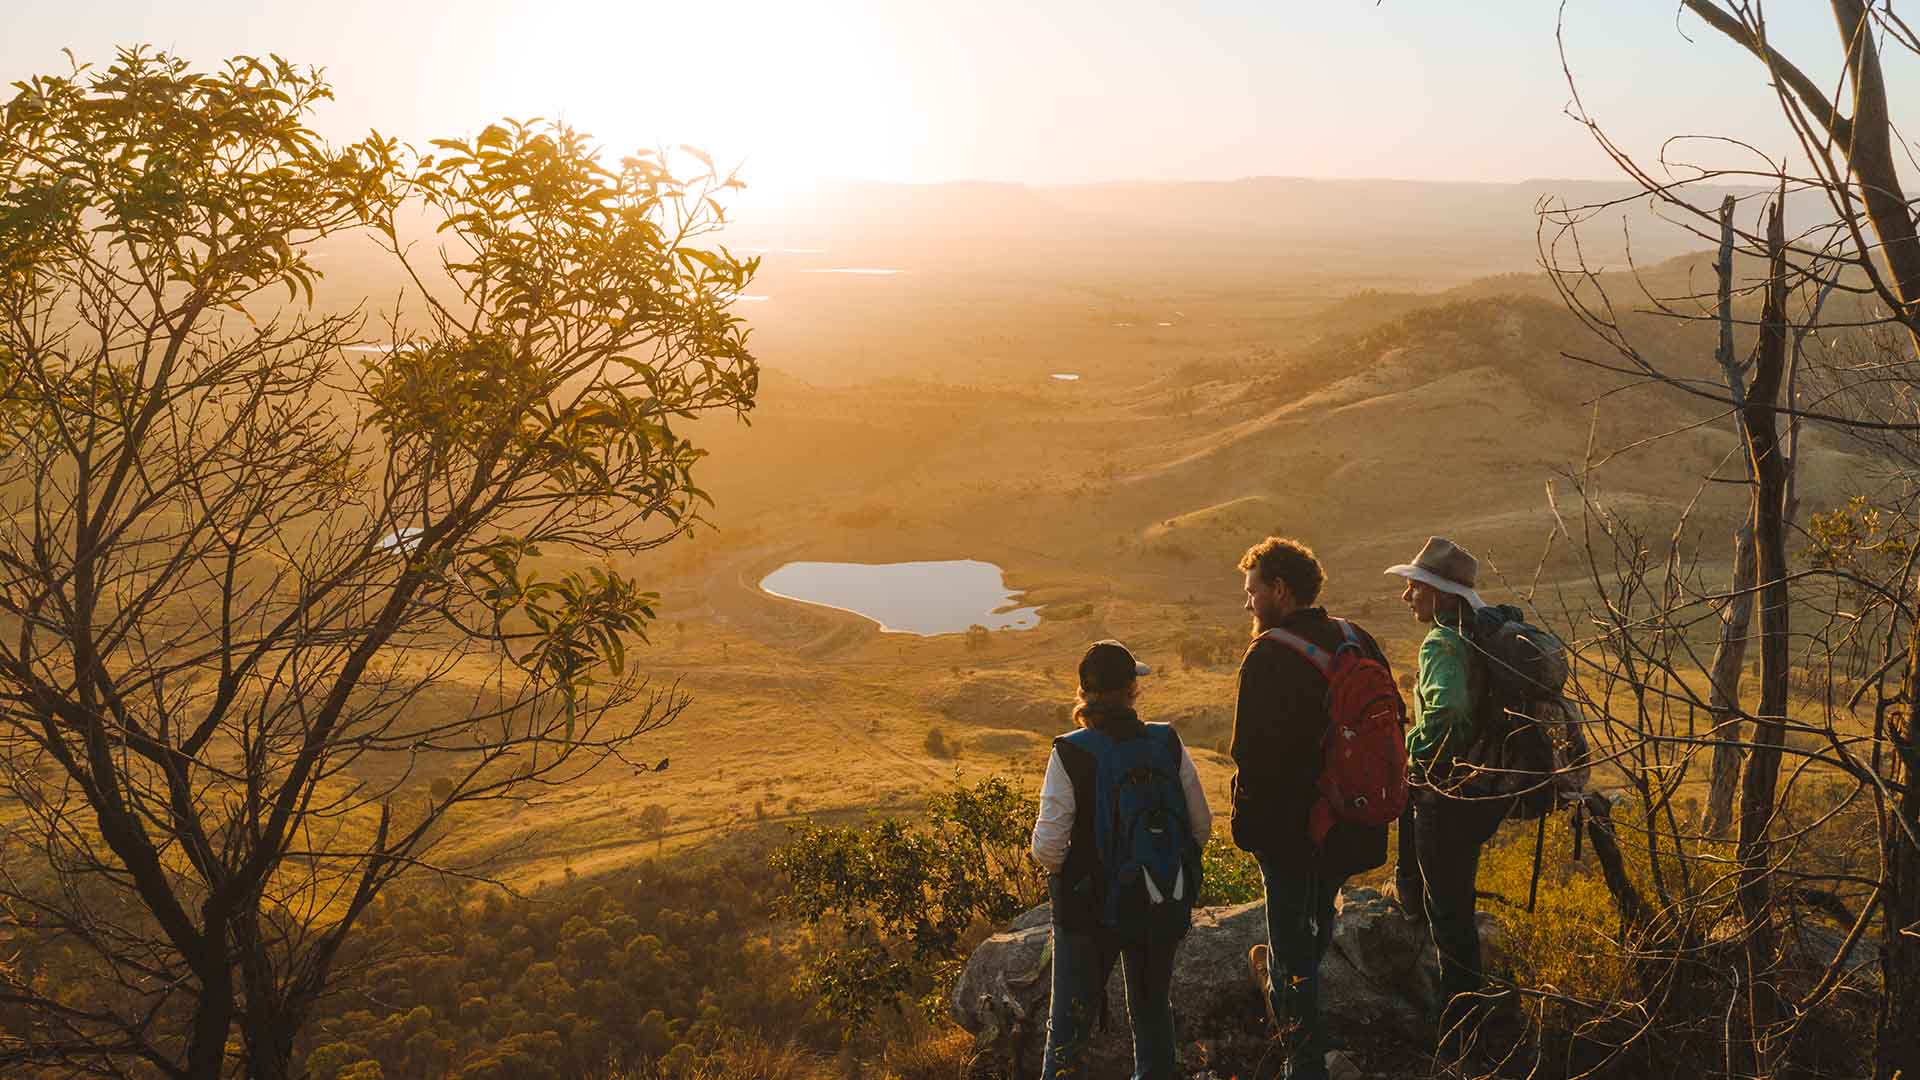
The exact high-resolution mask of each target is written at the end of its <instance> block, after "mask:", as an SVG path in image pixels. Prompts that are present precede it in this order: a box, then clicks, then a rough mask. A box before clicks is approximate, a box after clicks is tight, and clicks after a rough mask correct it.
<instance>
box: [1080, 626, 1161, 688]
mask: <svg viewBox="0 0 1920 1080" xmlns="http://www.w3.org/2000/svg"><path fill="white" fill-rule="evenodd" d="M1152 671H1153V669H1152V668H1149V667H1148V666H1147V665H1145V664H1143V663H1141V662H1140V661H1138V660H1135V659H1134V658H1133V654H1132V653H1130V652H1128V651H1127V647H1126V646H1125V645H1122V644H1120V643H1119V642H1117V641H1115V640H1113V639H1112V638H1107V639H1106V640H1104V641H1096V642H1094V643H1093V644H1092V645H1090V646H1088V647H1087V655H1085V656H1083V657H1081V658H1080V689H1082V690H1093V691H1098V690H1118V689H1120V688H1121V687H1123V686H1126V685H1127V684H1128V683H1130V682H1132V681H1133V680H1134V679H1136V678H1138V677H1140V676H1142V675H1147V674H1150V673H1151V672H1152Z"/></svg>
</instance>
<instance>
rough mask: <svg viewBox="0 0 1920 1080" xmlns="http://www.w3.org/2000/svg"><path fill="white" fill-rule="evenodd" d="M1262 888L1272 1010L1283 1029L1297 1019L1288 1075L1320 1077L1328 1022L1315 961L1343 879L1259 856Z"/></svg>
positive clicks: (1296, 1079)
mask: <svg viewBox="0 0 1920 1080" xmlns="http://www.w3.org/2000/svg"><path fill="white" fill-rule="evenodd" d="M1258 858H1259V861H1260V878H1261V880H1262V881H1263V882H1264V883H1265V884H1266V889H1267V942H1268V946H1269V947H1270V948H1271V949H1272V950H1273V967H1272V973H1273V988H1272V1003H1273V1015H1274V1016H1275V1017H1276V1018H1278V1019H1279V1021H1280V1025H1281V1028H1282V1029H1283V1030H1284V1029H1286V1028H1287V1027H1288V1026H1290V1025H1294V1024H1297V1025H1299V1028H1298V1030H1297V1031H1295V1032H1293V1033H1292V1037H1291V1039H1290V1041H1289V1044H1288V1048H1287V1077H1288V1078H1289V1080H1325V1077H1326V1075H1327V1061H1326V1058H1327V1025H1326V1021H1325V1020H1324V1019H1323V1018H1322V1017H1321V1015H1320V961H1321V960H1323V959H1325V958H1326V955H1327V947H1328V946H1329V945H1332V944H1333V901H1334V898H1335V897H1337V896H1339V895H1340V886H1341V885H1342V884H1344V883H1345V881H1346V879H1345V878H1335V877H1330V876H1328V875H1326V874H1325V873H1324V872H1323V871H1322V870H1321V868H1320V867H1318V866H1317V865H1315V864H1314V863H1313V862H1312V861H1311V860H1309V861H1307V862H1306V863H1304V864H1294V865H1283V864H1282V863H1280V862H1279V861H1278V860H1272V859H1269V858H1268V857H1267V856H1265V855H1260V856H1258Z"/></svg>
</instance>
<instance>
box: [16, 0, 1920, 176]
mask: <svg viewBox="0 0 1920 1080" xmlns="http://www.w3.org/2000/svg"><path fill="white" fill-rule="evenodd" d="M1677 8H1678V4H1677V3H1675V0H1571V2H1570V3H1569V4H1568V7H1567V13H1566V20H1567V43H1568V49H1569V59H1570V61H1571V63H1572V65H1573V69H1574V71H1575V73H1576V75H1578V76H1579V77H1580V79H1581V90H1582V93H1583V95H1584V96H1585V98H1586V101H1587V104H1588V107H1589V108H1590V109H1591V110H1592V111H1593V112H1594V113H1595V114H1596V115H1597V116H1598V117H1599V118H1600V119H1601V120H1602V121H1604V122H1605V123H1606V124H1607V125H1608V127H1609V130H1610V131H1612V132H1614V133H1615V135H1616V136H1617V137H1618V138H1620V139H1621V140H1622V141H1623V142H1624V143H1625V144H1626V145H1627V146H1629V147H1630V148H1631V149H1633V150H1634V151H1635V152H1637V153H1645V154H1648V155H1651V154H1653V153H1655V152H1656V150H1657V148H1658V145H1659V143H1660V141H1661V139H1663V138H1665V137H1666V136H1669V135H1674V134H1682V133H1689V132H1714V133H1718V134H1727V135H1734V136H1738V137H1742V138H1747V139H1751V140H1754V141H1756V142H1757V143H1759V144H1760V145H1762V146H1763V147H1765V148H1767V149H1768V150H1770V151H1775V152H1781V153H1784V152H1785V151H1786V150H1787V149H1788V147H1789V145H1790V143H1789V141H1788V135H1787V132H1786V129H1785V127H1784V126H1783V125H1782V124H1781V122H1780V121H1779V119H1778V117H1777V113H1776V112H1775V110H1774V108H1773V106H1772V102H1771V98H1770V93H1771V92H1770V91H1769V90H1768V88H1767V86H1766V84H1765V75H1764V72H1763V71H1762V70H1761V68H1760V67H1759V65H1758V64H1757V63H1755V62H1754V61H1753V60H1752V59H1751V58H1750V57H1748V56H1746V55H1745V54H1743V53H1741V52H1739V51H1738V50H1737V49H1735V48H1734V47H1733V46H1731V45H1730V44H1728V43H1726V42H1725V41H1723V40H1721V39H1720V38H1719V37H1718V35H1716V34H1714V33H1712V32H1711V31H1710V30H1708V29H1706V28H1705V27H1704V26H1703V25H1701V24H1700V23H1699V22H1698V21H1697V20H1696V19H1694V18H1693V17H1692V16H1690V15H1682V14H1678V13H1677ZM1824 9H1825V5H1823V4H1806V3H1793V4H1789V3H1779V4H1776V5H1773V7H1772V8H1770V9H1769V15H1770V19H1771V23H1772V33H1773V35H1774V38H1775V40H1776V41H1779V42H1782V43H1783V44H1784V45H1785V46H1786V48H1787V50H1788V51H1789V52H1790V53H1797V54H1799V55H1804V56H1808V57H1810V58H1814V59H1817V61H1818V62H1810V63H1809V64H1808V65H1807V66H1808V67H1809V69H1810V71H1811V72H1812V73H1814V74H1816V76H1818V77H1823V78H1825V77H1830V75H1831V73H1832V71H1833V70H1834V68H1835V64H1834V63H1833V62H1830V61H1831V60H1832V58H1833V57H1834V53H1835V51H1836V48H1835V40H1836V36H1835V33H1834V29H1833V25H1832V20H1831V17H1830V16H1829V15H1827V14H1825V11H1824ZM1557 11H1558V4H1557V3H1555V2H1554V0H1474V2H1471V3H1455V2H1436V0H1384V2H1382V3H1379V4H1377V5H1376V4H1375V3H1373V2H1372V0H1334V2H1325V0H1200V2H1198V3H1187V4H1170V3H1154V2H1150V0H1098V2H1095V0H1045V2H1043V3H1033V2H1032V0H969V2H964V3H963V2H958V0H943V2H939V3H933V2H926V0H922V2H918V3H915V2H912V0H773V2H760V0H748V2H731V3H678V4H670V5H669V4H659V3H653V2H650V0H638V2H634V0H537V2H520V3H509V2H505V0H465V2H460V3H452V2H443V3H433V4H429V3H418V2H409V0H384V2H368V0H337V2H335V3H324V4H322V3H300V4H287V3H277V2H257V0H256V2H247V3H239V2H232V0H201V2H199V3H195V4H192V5H187V4H153V3H150V2H147V0H61V2H51V0H49V2H36V3H31V4H21V5H18V6H17V7H16V8H15V10H14V11H12V12H10V13H9V14H8V15H7V17H6V21H7V33H6V35H5V38H4V40H0V77H3V78H4V81H7V82H12V81H14V80H16V79H19V78H21V77H23V76H25V75H27V74H28V73H30V72H35V71H51V70H58V69H60V68H61V67H62V66H63V65H64V63H65V61H64V59H63V58H62V56H61V55H60V52H59V50H60V49H62V48H71V49H72V50H73V51H74V52H75V54H76V55H77V56H79V57H80V58H81V59H82V60H91V61H96V62H104V61H105V60H107V59H109V58H110V57H111V55H112V50H113V47H114V46H115V45H116V44H125V43H131V42H141V41H145V42H151V43H153V44H156V45H159V46H162V47H165V48H168V49H171V50H173V51H176V52H178V53H180V54H183V55H185V56H188V57H190V58H192V59H194V60H195V61H197V62H200V63H203V64H211V63H213V62H214V61H216V60H218V59H219V58H221V57H224V56H227V55H230V54H233V53H238V52H267V51H273V52H278V53H280V54H281V55H283V56H286V57H288V58H289V59H292V60H295V61H297V62H301V63H310V64H317V65H320V66H323V67H324V68H326V70H327V73H328V75H329V77H330V78H331V80H332V81H333V83H334V85H335V89H336V93H337V95H338V101H337V102H336V103H334V104H333V105H332V106H330V107H328V108H327V109H326V111H325V112H324V113H323V114H322V115H321V116H320V117H319V118H318V119H317V126H319V127H320V129H321V130H322V131H323V132H325V133H326V134H327V135H328V136H329V137H333V138H350V137H354V136H357V135H358V134H360V133H363V132H364V130H365V129H366V128H368V127H377V128H379V129H380V130H381V131H383V132H386V133H390V134H394V135H398V136H401V137H403V138H406V139H409V140H415V141H420V142H424V140H426V139H428V138H432V137H436V136H441V135H447V134H460V133H470V132H472V131H475V130H477V129H478V128H479V127H480V126H482V125H484V124H485V123H486V122H488V121H489V120H491V119H494V118H497V117H500V116H503V115H511V116H519V117H527V116H534V115H540V116H549V117H552V116H560V117H564V118H565V119H567V120H568V121H570V122H572V123H574V124H575V125H576V126H578V127H581V128H584V129H586V130H588V131H591V132H593V133H594V134H595V135H597V136H599V137H600V138H601V139H602V140H603V141H604V142H605V143H606V144H607V145H608V146H609V147H611V148H615V149H621V148H627V147H631V146H639V145H647V146H658V145H667V144H672V143H678V142H692V143H695V144H698V145H702V146H705V147H706V148H707V149H709V150H711V151H713V152H714V153H715V155H716V156H717V157H719V158H721V159H722V160H723V161H727V162H738V161H744V163H745V169H744V172H743V175H744V177H745V178H746V179H747V181H748V182H749V183H750V184H754V185H758V186H759V187H761V188H762V189H765V188H768V187H772V188H775V189H779V188H781V187H784V186H789V185H794V184H805V183H808V182H811V181H818V180H827V179H843V178H859V179H872V180H889V181H913V182H928V181H942V180H957V179H976V180H1010V181H1024V182H1029V183H1038V184H1045V183H1065V182H1077V181H1097V180H1127V179H1134V180H1179V179H1232V178H1237V177H1243V176H1251V175H1284V176H1309V177H1398V178H1409V179H1448V180H1520V179H1524V178H1529V177H1593V178H1603V177H1604V178H1610V177H1613V176H1615V175H1616V174H1615V172H1614V171H1613V169H1612V167H1611V166H1610V164H1609V163H1608V162H1607V161H1606V159H1605V158H1604V157H1603V156H1602V155H1601V154H1600V152H1599V151H1598V150H1597V149H1596V148H1595V146H1594V144H1593V142H1592V140H1591V139H1590V138H1589V137H1588V135H1587V134H1586V133H1585V132H1584V131H1583V130H1582V129H1581V128H1580V127H1579V126H1578V125H1576V124H1575V123H1573V122H1572V121H1571V120H1569V119H1567V118H1566V117H1565V116H1564V115H1563V111H1562V110H1563V108H1564V106H1565V105H1566V102H1567V99H1568V93H1567V88H1566V83H1565V79H1564V76H1563V75H1562V72H1561V68H1560V57H1559V55H1558V53H1557V51H1556V47H1555V42H1554V29H1555V21H1556V15H1557ZM1689 38H1691V39H1692V40H1689ZM1816 52H1817V57H1816V56H1815V54H1816ZM1890 62H1892V61H1891V60H1890ZM1909 74H1910V73H1908V72H1905V71H1896V72H1894V73H1893V76H1894V81H1895V90H1896V94H1897V93H1899V92H1900V90H1901V89H1902V87H1911V86H1913V85H1914V80H1913V79H1911V78H1909V77H1908V75H1909Z"/></svg>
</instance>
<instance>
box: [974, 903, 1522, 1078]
mask: <svg viewBox="0 0 1920 1080" xmlns="http://www.w3.org/2000/svg"><path fill="white" fill-rule="evenodd" d="M1049 918H1050V912H1049V911H1048V909H1047V908H1046V907H1045V906H1044V905H1043V906H1041V907H1038V908H1035V909H1033V910H1032V911H1029V912H1027V913H1026V914H1025V915H1022V916H1021V917H1020V918H1018V919H1016V920H1014V922H1013V923H1012V924H1011V925H1009V926H1008V927H1007V928H1006V929H1005V930H1003V931H1001V932H1000V933H998V934H995V935H994V936H992V937H991V938H988V939H987V940H986V941H985V942H983V943H982V944H981V945H980V947H979V948H978V949H976V950H975V951H974V954H973V956H972V957H971V958H969V959H968V961H967V965H966V968H965V970H964V971H963V972H962V974H961V976H960V980H959V982H958V983H957V984H956V985H955V987H954V995H953V1001H952V1012H953V1018H954V1020H955V1021H956V1022H957V1023H959V1024H960V1026H961V1027H963V1028H965V1029H966V1030H967V1031H969V1032H972V1033H973V1035H974V1036H975V1038H976V1039H977V1040H978V1043H979V1046H980V1049H981V1050H982V1051H983V1052H984V1053H985V1054H986V1055H987V1056H988V1057H989V1058H990V1059H997V1060H998V1061H1000V1062H1002V1063H1004V1065H1005V1067H1006V1068H1007V1069H1008V1071H1009V1072H1010V1073H1011V1074H1012V1075H1016V1076H1028V1077H1030V1076H1037V1075H1038V1074H1039V1067H1040V1054H1041V1051H1042V1048H1043V1047H1044V1045H1045V1043H1046V1026H1047V997H1048V991H1049V988H1050V986H1051V976H1052V970H1051V960H1052V955H1051V950H1050V949H1049V948H1048V944H1049V927H1048V920H1049ZM1482 920H1483V922H1482V929H1483V936H1484V937H1486V938H1488V939H1489V941H1491V938H1492V936H1493V935H1492V933H1491V927H1490V925H1488V923H1487V922H1486V917H1485V916H1484V915H1483V916H1482ZM1266 937H1267V928H1266V905H1265V904H1263V903H1258V902H1256V903H1251V904H1241V905H1238V906H1235V907H1219V908H1203V909H1201V910H1198V911H1196V912H1194V917H1193V929H1192V930H1191V931H1190V932H1189V933H1188V934H1187V937H1186V940H1185V941H1184V942H1182V943H1181V946H1180V951H1179V953H1178V954H1177V956H1176V959H1175V962H1174V971H1173V1005H1174V1014H1175V1021H1176V1025H1177V1027H1178V1029H1179V1031H1180V1039H1181V1044H1182V1048H1183V1055H1184V1056H1186V1057H1188V1058H1190V1059H1192V1060H1189V1061H1188V1062H1186V1065H1187V1066H1188V1067H1189V1068H1188V1071H1189V1072H1193V1071H1198V1070H1199V1069H1203V1068H1205V1067H1206V1065H1207V1064H1208V1061H1207V1059H1208V1058H1210V1057H1217V1056H1218V1055H1219V1053H1220V1052H1221V1050H1222V1048H1223V1047H1225V1046H1227V1045H1229V1044H1238V1045H1239V1046H1240V1047H1241V1048H1242V1049H1244V1048H1245V1047H1246V1046H1248V1045H1249V1044H1251V1045H1254V1046H1256V1047H1257V1046H1258V1045H1259V1044H1261V1043H1264V1041H1265V1039H1266V1033H1264V1032H1263V1031H1262V1030H1261V1029H1262V1026H1263V1025H1264V1024H1265V1023H1266V1019H1265V1010H1264V1006H1263V1005H1262V1004H1261V1001H1260V996H1259V993H1258V991H1257V990H1256V989H1255V988H1254V984H1253V979H1252V976H1251V975H1250V974H1249V972H1248V968H1247V950H1248V949H1249V948H1251V947H1252V946H1253V945H1254V944H1256V943H1258V942H1262V941H1265V940H1266ZM1432 952H1433V950H1432V946H1431V945H1430V944H1429V942H1428V939H1427V935H1426V928H1425V927H1424V926H1422V925H1420V924H1418V923H1414V922H1412V921H1410V920H1408V919H1407V918H1406V917H1405V916H1404V915H1402V914H1401V913H1400V910H1399V908H1398V907H1397V906H1395V905H1393V904H1392V903H1391V902H1389V901H1388V900H1386V899H1385V898H1384V897H1382V896H1381V895H1380V893H1379V892H1378V891H1377V890H1375V889H1371V888H1364V887H1354V888H1348V889H1345V890H1343V891H1342V892H1341V894H1340V899H1339V904H1338V907H1337V914H1336V924H1335V927H1334V935H1333V948H1332V949H1331V950H1330V951H1329V953H1328V955H1327V959H1326V962H1325V963H1324V964H1323V965H1322V966H1321V969H1320V980H1321V981H1320V986H1321V1008H1322V1011H1323V1012H1324V1014H1325V1015H1326V1017H1327V1021H1328V1031H1329V1038H1330V1041H1331V1042H1332V1044H1333V1045H1334V1046H1377V1045H1379V1044H1380V1043H1381V1042H1382V1041H1389V1042H1390V1041H1396V1040H1397V1041H1403V1042H1405V1043H1407V1044H1409V1045H1416V1046H1417V1045H1420V1044H1423V1043H1424V1042H1426V1041H1427V1039H1428V1038H1429V1035H1428V1033H1427V1027H1426V1020H1425V1017H1427V1016H1430V1015H1432V1013H1433V1006H1434V1001H1435V992H1436V987H1437V985H1438V976H1437V973H1436V972H1435V971H1434V967H1433V960H1432ZM1124 986H1125V982H1124V980H1122V979H1120V978H1118V977H1117V976H1116V977H1114V978H1112V979H1110V980H1109V981H1108V983H1107V993H1108V1010H1109V1014H1110V1015H1111V1017H1112V1018H1113V1023H1112V1024H1111V1025H1110V1026H1109V1030H1107V1031H1106V1032H1104V1033H1102V1034H1101V1036H1100V1038H1099V1042H1100V1046H1099V1047H1098V1051H1097V1052H1098V1053H1099V1055H1100V1056H1101V1057H1102V1058H1103V1059H1105V1060H1106V1062H1107V1064H1106V1065H1105V1067H1104V1068H1095V1069H1094V1070H1093V1071H1092V1073H1091V1075H1102V1076H1104V1075H1125V1074H1126V1071H1127V1070H1126V1069H1125V1066H1124V1063H1125V1062H1127V1061H1129V1060H1130V1057H1131V1053H1132V1049H1131V1043H1130V1042H1129V1039H1128V1034H1127V1025H1126V1015H1127V1013H1126V1000H1125V994H1126V991H1125V989H1124Z"/></svg>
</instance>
